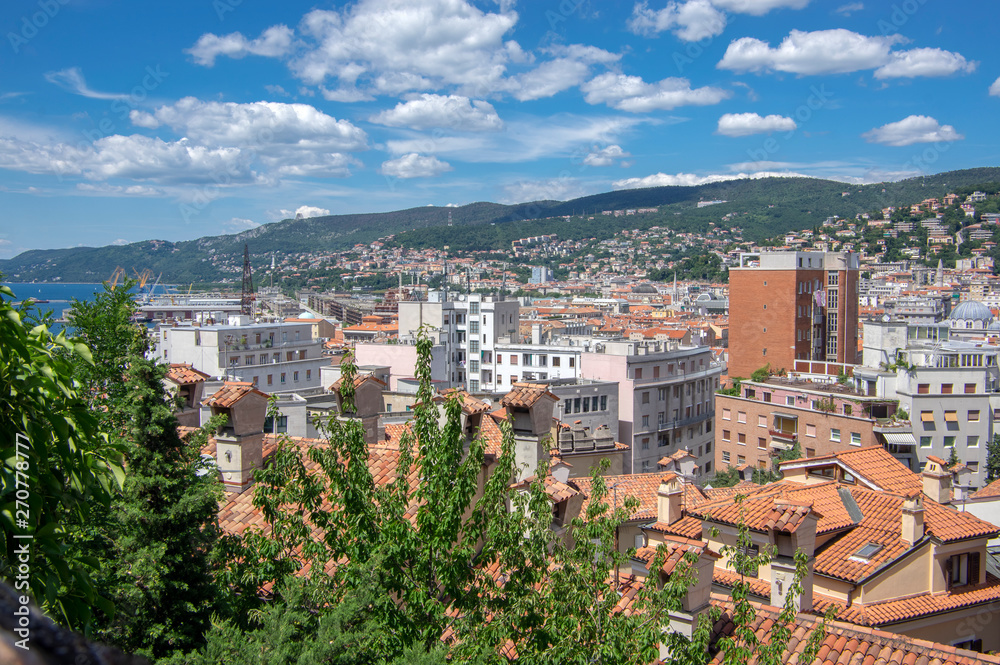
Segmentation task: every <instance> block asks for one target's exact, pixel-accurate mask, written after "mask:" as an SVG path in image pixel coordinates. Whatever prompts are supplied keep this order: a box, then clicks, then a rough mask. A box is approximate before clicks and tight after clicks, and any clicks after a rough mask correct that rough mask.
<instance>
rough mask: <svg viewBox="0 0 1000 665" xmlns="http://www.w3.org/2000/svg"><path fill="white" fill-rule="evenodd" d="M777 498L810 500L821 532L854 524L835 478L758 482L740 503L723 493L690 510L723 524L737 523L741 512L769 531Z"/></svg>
mask: <svg viewBox="0 0 1000 665" xmlns="http://www.w3.org/2000/svg"><path fill="white" fill-rule="evenodd" d="M775 499H779V500H781V501H788V502H793V503H811V504H812V506H813V510H815V511H816V512H817V513H819V515H820V519H819V522H818V523H817V525H816V532H817V533H819V534H823V533H829V532H833V531H839V530H841V529H844V528H846V527H849V526H853V525H854V524H855V520H854V518H853V517H852V516H851V514H850V512H849V510H848V506H847V505H845V503H844V502H845V497H843V496H841V494H840V492H839V491H838V487H837V484H836V483H835V482H834V481H830V482H826V483H817V484H814V485H804V484H802V483H796V482H791V481H781V482H777V483H771V484H769V485H762V486H758V488H757V491H756V492H753V493H751V494H748V495H746V496H745V498H744V499H743V501H742V502H740V503H737V502H735V501H733V500H732V498H731V497H723V498H720V499H713V500H710V501H706V502H704V503H701V504H698V505H696V506H692V508H691V511H690V512H692V513H693V514H695V515H697V516H698V517H701V518H705V519H711V520H712V521H717V522H722V523H724V524H738V523H739V521H740V519H741V515H742V518H743V519H744V520H745V521H746V524H747V526H749V527H750V528H751V529H754V530H756V531H766V530H767V529H768V528H769V527H768V520H769V519H770V518H771V514H772V512H773V510H774V501H775ZM848 502H849V503H850V500H848Z"/></svg>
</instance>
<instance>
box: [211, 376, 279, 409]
mask: <svg viewBox="0 0 1000 665" xmlns="http://www.w3.org/2000/svg"><path fill="white" fill-rule="evenodd" d="M252 393H256V394H257V395H260V396H261V397H263V398H264V399H267V393H262V392H261V391H259V390H257V389H256V388H254V387H253V383H251V382H250V381H226V382H225V383H224V384H222V387H221V388H219V390H218V391H216V393H215V394H214V395H212V396H211V397H209V398H208V399H205V400H203V401H202V404H204V405H205V406H218V407H221V408H223V409H228V408H229V407H231V406H233V405H234V404H236V403H237V402H239V401H240V400H241V399H243V398H244V397H246V396H247V395H250V394H252Z"/></svg>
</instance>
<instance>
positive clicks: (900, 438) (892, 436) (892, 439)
mask: <svg viewBox="0 0 1000 665" xmlns="http://www.w3.org/2000/svg"><path fill="white" fill-rule="evenodd" d="M882 436H884V437H885V442H886V443H892V444H895V445H897V446H915V445H917V440H916V439H915V438H914V436H913V432H884V433H883V434H882Z"/></svg>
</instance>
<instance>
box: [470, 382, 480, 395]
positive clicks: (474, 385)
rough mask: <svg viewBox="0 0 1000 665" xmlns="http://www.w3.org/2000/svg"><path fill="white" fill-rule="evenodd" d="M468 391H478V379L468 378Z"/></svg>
mask: <svg viewBox="0 0 1000 665" xmlns="http://www.w3.org/2000/svg"><path fill="white" fill-rule="evenodd" d="M469 392H473V393H478V392H479V379H469Z"/></svg>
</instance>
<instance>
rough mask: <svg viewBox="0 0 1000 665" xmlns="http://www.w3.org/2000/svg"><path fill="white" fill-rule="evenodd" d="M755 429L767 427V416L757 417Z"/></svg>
mask: <svg viewBox="0 0 1000 665" xmlns="http://www.w3.org/2000/svg"><path fill="white" fill-rule="evenodd" d="M757 427H767V416H757Z"/></svg>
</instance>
